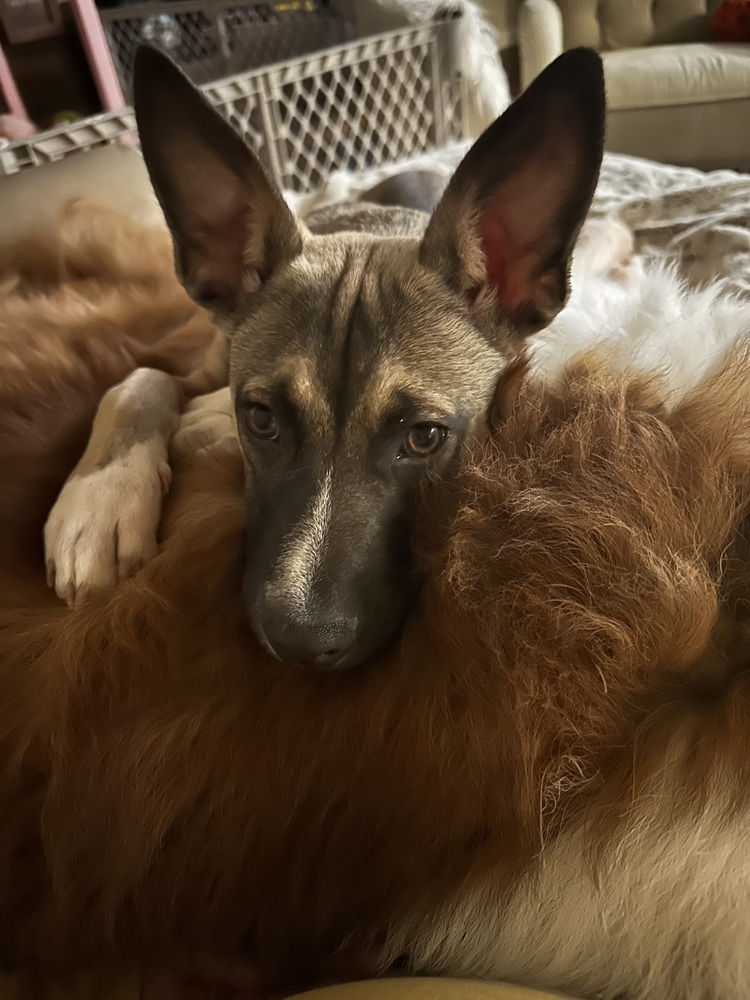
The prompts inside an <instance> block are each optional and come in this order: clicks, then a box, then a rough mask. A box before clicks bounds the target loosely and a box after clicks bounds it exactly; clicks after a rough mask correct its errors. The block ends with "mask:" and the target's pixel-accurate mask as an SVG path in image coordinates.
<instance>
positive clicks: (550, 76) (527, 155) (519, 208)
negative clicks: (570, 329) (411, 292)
mask: <svg viewBox="0 0 750 1000" xmlns="http://www.w3.org/2000/svg"><path fill="white" fill-rule="evenodd" d="M604 112H605V103H604V75H603V71H602V61H601V59H600V58H599V56H598V55H597V54H596V53H595V52H592V51H591V50H589V49H572V50H570V51H569V52H566V53H564V54H563V55H561V56H560V57H559V58H558V59H556V60H555V62H553V63H552V64H551V65H550V66H548V67H547V69H545V70H544V72H543V73H541V74H540V76H539V77H537V79H536V80H535V81H534V82H533V83H532V84H531V86H530V87H529V89H528V90H527V91H526V92H525V93H524V94H522V95H521V96H520V97H519V98H518V100H517V101H515V102H514V103H513V104H511V105H510V107H509V108H508V110H507V111H506V112H505V113H504V114H503V115H502V117H501V118H499V119H498V120H497V121H496V122H495V123H494V124H493V125H490V127H489V128H488V129H487V131H486V132H484V133H483V134H482V135H481V136H480V137H479V138H478V139H477V141H476V142H475V143H474V145H473V146H472V148H471V149H470V150H469V152H468V153H467V154H466V156H465V157H464V159H463V161H462V162H461V163H460V164H459V166H458V169H457V170H456V172H455V174H454V175H453V177H452V179H451V181H450V183H449V184H448V187H447V189H446V192H445V194H444V195H443V199H442V201H441V202H440V204H439V205H438V207H437V209H436V211H435V214H434V215H433V216H432V219H431V221H430V224H429V226H428V228H427V231H426V233H425V236H424V239H423V241H422V246H421V249H420V259H421V261H422V263H423V264H425V265H426V266H427V267H429V268H431V269H432V270H434V271H437V272H438V273H439V274H441V275H442V276H443V278H444V279H445V281H446V282H447V283H448V285H449V286H450V287H452V288H453V289H454V290H455V291H457V292H459V293H460V294H462V295H464V296H465V297H466V299H467V301H468V302H469V303H470V305H471V307H472V309H473V311H474V314H475V316H476V317H477V318H480V317H485V316H486V317H488V318H489V325H490V326H491V325H492V324H493V323H497V321H498V320H504V321H505V323H504V327H505V326H507V324H508V323H510V328H511V330H515V332H516V334H517V336H518V337H519V338H520V337H523V336H526V335H527V334H529V333H532V332H534V331H535V330H539V329H541V328H542V327H543V326H546V325H547V324H548V323H549V322H550V321H551V320H552V318H553V317H554V316H555V315H556V314H557V313H558V312H559V311H560V309H562V307H563V305H564V304H565V301H566V299H567V297H568V291H569V281H568V279H569V268H570V259H571V254H572V251H573V246H574V244H575V241H576V238H577V236H578V231H579V230H580V228H581V224H582V223H583V220H584V218H585V216H586V213H587V212H588V210H589V206H590V205H591V199H592V197H593V195H594V189H595V187H596V182H597V178H598V176H599V167H600V165H601V160H602V148H603V142H604Z"/></svg>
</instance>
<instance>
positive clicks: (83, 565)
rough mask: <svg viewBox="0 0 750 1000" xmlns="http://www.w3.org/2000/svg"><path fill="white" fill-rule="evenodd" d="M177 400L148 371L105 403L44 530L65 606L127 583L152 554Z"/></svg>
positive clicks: (53, 582)
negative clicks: (121, 581)
mask: <svg viewBox="0 0 750 1000" xmlns="http://www.w3.org/2000/svg"><path fill="white" fill-rule="evenodd" d="M182 396H183V392H182V389H181V386H180V384H179V381H178V380H177V379H175V378H173V377H172V376H170V375H167V374H166V373H165V372H161V371H156V370H155V369H152V368H138V369H136V370H135V371H134V372H133V373H132V374H131V375H129V376H128V377H127V378H126V379H125V380H124V381H123V382H121V383H120V384H119V385H116V386H113V387H112V388H111V389H110V390H109V391H108V392H107V393H106V394H105V395H104V397H103V399H102V401H101V403H100V405H99V409H98V411H97V414H96V418H95V419H94V424H93V428H92V432H91V437H90V438H89V443H88V445H87V447H86V450H85V452H84V454H83V457H82V458H81V460H80V462H79V463H78V465H77V466H76V467H75V469H74V470H73V472H72V474H71V476H70V478H69V479H68V481H67V482H66V484H65V486H64V487H63V489H62V492H61V493H60V495H59V497H58V498H57V501H56V503H55V505H54V507H53V508H52V511H51V512H50V515H49V518H48V519H47V523H46V525H45V527H44V546H45V553H46V561H47V580H48V583H49V584H50V586H53V587H54V588H55V591H56V592H57V594H58V596H59V597H62V598H64V599H65V600H66V601H67V602H68V604H69V605H71V606H73V605H75V604H76V603H77V602H79V601H81V600H82V599H83V598H85V596H86V594H88V593H90V592H93V591H97V590H101V589H103V588H105V587H109V586H112V585H113V584H115V583H117V582H118V581H120V580H124V579H126V578H127V577H128V576H130V575H131V574H133V573H134V572H135V571H136V570H137V569H138V568H139V567H140V566H141V565H143V563H144V562H146V561H147V560H148V559H150V558H151V557H152V556H153V554H154V552H155V551H156V532H157V528H158V524H159V517H160V514H161V505H162V496H163V495H164V493H166V491H167V490H168V488H169V484H170V481H171V470H170V467H169V463H168V447H169V440H170V438H171V437H172V435H173V433H174V432H175V430H176V429H177V425H178V421H179V416H180V411H181V408H182Z"/></svg>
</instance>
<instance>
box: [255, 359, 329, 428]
mask: <svg viewBox="0 0 750 1000" xmlns="http://www.w3.org/2000/svg"><path fill="white" fill-rule="evenodd" d="M278 386H283V387H284V389H285V391H286V392H287V393H288V395H289V398H290V401H291V402H292V403H293V404H295V405H296V407H297V409H298V410H299V411H300V412H301V413H302V414H304V415H305V417H307V418H308V419H310V420H311V421H312V422H313V423H314V424H315V425H316V427H320V426H328V425H330V424H331V422H332V420H333V412H332V410H331V406H330V402H329V400H328V398H327V395H326V392H325V389H324V387H323V383H322V381H321V379H320V377H319V373H318V371H317V368H316V366H315V362H314V360H313V358H311V357H310V356H309V355H307V354H297V355H292V357H288V356H287V357H285V358H284V359H283V361H282V362H281V363H280V364H279V365H278V366H277V367H275V368H274V369H272V370H271V371H270V372H268V373H267V374H266V377H265V379H264V381H263V383H259V382H257V381H254V380H249V381H247V382H246V383H245V385H244V386H243V391H244V392H245V393H248V394H252V392H253V391H256V392H257V391H258V389H259V388H263V389H265V390H268V389H273V388H276V387H278Z"/></svg>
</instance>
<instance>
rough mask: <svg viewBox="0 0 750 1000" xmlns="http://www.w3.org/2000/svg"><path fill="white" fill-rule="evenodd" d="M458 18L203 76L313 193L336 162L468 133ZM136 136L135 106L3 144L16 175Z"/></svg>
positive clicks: (268, 156) (415, 150)
mask: <svg viewBox="0 0 750 1000" xmlns="http://www.w3.org/2000/svg"><path fill="white" fill-rule="evenodd" d="M456 28H457V21H456V19H455V18H452V17H446V18H442V19H439V20H436V21H430V22H428V23H424V24H420V25H416V26H414V27H410V28H404V29H399V30H397V31H390V32H386V33H384V34H380V35H373V36H370V37H367V38H363V39H360V40H357V41H351V42H348V43H346V44H344V45H338V46H335V47H332V48H328V49H323V50H321V51H317V52H314V53H312V54H310V55H307V56H302V57H298V58H296V59H292V60H288V61H286V62H280V63H275V64H273V65H270V66H265V67H263V68H261V69H257V70H252V71H250V72H244V73H240V74H237V75H235V76H231V77H228V78H226V79H223V80H218V81H216V82H214V83H209V84H206V85H204V88H203V89H204V90H205V92H206V95H207V96H208V98H209V100H210V101H211V102H212V103H213V104H214V105H215V106H216V107H217V108H219V109H220V110H221V111H222V112H223V113H224V114H225V115H226V117H227V118H229V120H230V121H232V122H233V123H234V124H235V125H236V127H237V128H238V129H239V130H240V131H241V132H242V133H243V134H244V135H245V136H246V137H247V139H248V142H249V143H250V145H251V146H252V148H253V149H254V150H255V152H256V153H257V155H258V156H259V157H260V158H261V159H262V160H263V162H264V163H265V165H266V167H267V168H268V170H269V172H270V173H271V175H272V177H273V178H274V180H275V181H276V183H277V184H278V185H279V186H280V187H281V188H283V189H286V190H291V191H297V192H307V191H314V190H317V189H318V188H320V187H321V186H322V185H323V184H324V183H325V180H326V178H327V177H328V176H329V174H330V173H331V172H332V171H334V170H339V169H345V170H363V169H367V168H369V167H375V166H381V165H383V164H386V163H392V162H398V161H400V160H402V159H406V158H408V157H413V156H416V155H418V154H419V153H423V152H427V151H428V150H430V149H434V148H437V147H440V146H442V145H444V144H445V143H448V142H452V141H455V140H459V139H461V138H463V137H464V135H465V123H464V114H463V99H462V82H461V78H460V75H459V73H458V72H457V70H456V60H455V58H454V44H455V36H456ZM120 139H124V140H125V141H131V142H135V141H137V139H136V136H135V131H134V120H133V115H132V111H131V110H130V109H123V111H121V112H117V113H110V114H104V115H97V116H96V117H94V118H90V119H87V120H85V121H82V122H76V123H73V124H69V125H65V126H61V127H59V128H56V129H53V130H51V131H49V132H44V133H40V134H39V135H36V136H33V137H32V138H31V139H30V140H26V141H21V142H16V143H9V144H6V145H5V146H4V147H0V170H1V171H2V173H5V174H11V173H15V172H17V171H19V170H22V169H24V168H26V167H31V166H38V165H40V164H42V163H45V162H49V161H52V160H59V159H62V158H63V157H64V156H67V155H68V154H70V153H72V152H76V151H79V150H86V149H89V148H92V147H94V146H98V145H101V144H102V143H106V142H112V141H117V140H120Z"/></svg>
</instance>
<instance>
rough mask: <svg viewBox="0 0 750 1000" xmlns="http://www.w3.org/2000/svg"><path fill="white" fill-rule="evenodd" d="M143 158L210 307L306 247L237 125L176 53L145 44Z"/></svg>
mask: <svg viewBox="0 0 750 1000" xmlns="http://www.w3.org/2000/svg"><path fill="white" fill-rule="evenodd" d="M133 90H134V105H135V114H136V121H137V124H138V132H139V135H140V141H141V150H142V152H143V158H144V160H145V161H146V167H147V168H148V172H149V175H150V177H151V183H152V184H153V186H154V190H155V192H156V196H157V198H158V199H159V203H160V204H161V207H162V210H163V212H164V216H165V218H166V220H167V225H168V226H169V228H170V230H171V232H172V238H173V240H174V247H175V264H176V267H177V273H178V275H179V277H180V279H181V281H182V282H183V284H184V285H185V288H186V289H187V291H188V292H189V294H190V295H191V296H192V297H193V298H194V299H195V300H196V302H199V303H200V304H201V305H205V306H209V307H214V308H219V309H230V308H231V307H232V306H233V305H234V303H235V302H236V301H237V298H238V296H239V295H240V293H241V292H242V291H248V290H256V289H257V288H258V287H260V285H261V284H262V283H263V282H264V281H265V280H266V279H267V278H268V277H269V276H270V275H271V273H272V272H273V270H274V269H275V268H276V267H278V266H279V265H280V264H282V263H283V262H284V261H287V260H290V259H291V258H293V257H294V256H296V255H297V254H298V253H299V252H300V250H301V249H302V232H303V230H302V228H301V227H300V226H299V224H298V223H297V221H296V219H295V217H294V215H293V214H292V212H291V210H290V209H289V207H288V206H287V204H286V202H285V201H284V199H283V198H282V196H281V193H280V192H279V191H278V189H277V188H276V187H275V186H274V185H273V184H272V183H271V181H270V180H269V179H268V177H267V175H266V172H265V170H264V169H263V167H262V166H261V164H260V163H259V161H258V160H257V158H256V157H255V156H254V155H253V153H252V152H251V151H250V150H249V148H248V147H247V145H246V144H245V142H244V141H243V140H242V139H241V138H240V136H239V135H238V133H237V132H236V131H235V130H234V128H233V127H232V126H231V125H230V124H229V122H227V121H226V120H225V119H224V118H223V117H222V116H221V114H219V112H218V111H216V110H215V109H214V108H213V107H212V106H211V104H209V102H208V101H207V100H206V98H205V97H204V96H203V94H202V93H201V92H200V91H199V90H198V89H197V88H196V87H195V86H193V84H192V83H191V82H190V81H189V80H188V79H187V77H186V76H185V75H184V74H183V73H182V71H181V70H179V69H178V68H177V66H175V64H174V63H173V62H172V61H171V59H169V58H168V57H167V56H165V55H163V54H162V53H161V52H159V51H158V50H156V49H153V48H150V47H149V46H141V47H140V48H139V49H138V51H137V52H136V57H135V70H134V79H133Z"/></svg>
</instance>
